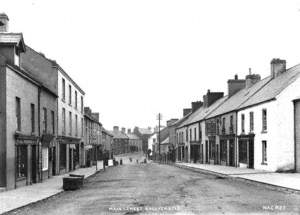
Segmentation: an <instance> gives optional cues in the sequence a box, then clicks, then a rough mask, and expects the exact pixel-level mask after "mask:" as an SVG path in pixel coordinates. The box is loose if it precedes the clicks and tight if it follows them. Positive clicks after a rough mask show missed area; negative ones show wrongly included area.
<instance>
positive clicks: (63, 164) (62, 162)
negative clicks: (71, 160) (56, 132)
mask: <svg viewBox="0 0 300 215" xmlns="http://www.w3.org/2000/svg"><path fill="white" fill-rule="evenodd" d="M66 146H67V145H66V144H60V145H59V162H60V169H65V168H66V153H67V150H66Z"/></svg>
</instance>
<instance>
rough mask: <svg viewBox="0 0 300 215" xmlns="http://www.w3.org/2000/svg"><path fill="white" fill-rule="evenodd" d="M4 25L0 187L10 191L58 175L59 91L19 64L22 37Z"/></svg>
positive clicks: (2, 18) (0, 34) (1, 17)
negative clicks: (9, 30)
mask: <svg viewBox="0 0 300 215" xmlns="http://www.w3.org/2000/svg"><path fill="white" fill-rule="evenodd" d="M0 23H1V25H0V88H1V89H0V159H1V161H0V187H4V189H12V188H16V187H19V186H23V185H29V184H31V183H36V182H40V181H42V180H45V179H47V178H49V177H51V176H52V175H54V174H55V173H56V166H57V160H56V157H55V150H54V146H55V144H56V140H55V137H56V134H57V120H56V115H57V94H56V92H55V91H53V90H52V89H51V88H49V87H48V86H46V85H44V84H43V83H42V82H40V81H39V80H38V79H36V77H34V76H32V75H31V74H30V72H29V71H28V70H26V69H24V68H21V65H20V58H21V55H22V54H24V53H26V52H27V51H28V50H27V47H26V45H25V43H24V40H23V36H22V34H21V33H8V17H7V16H6V15H5V14H0Z"/></svg>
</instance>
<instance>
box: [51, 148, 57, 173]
mask: <svg viewBox="0 0 300 215" xmlns="http://www.w3.org/2000/svg"><path fill="white" fill-rule="evenodd" d="M51 159H52V175H56V171H55V170H56V147H53V148H52V156H51Z"/></svg>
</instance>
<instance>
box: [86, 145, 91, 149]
mask: <svg viewBox="0 0 300 215" xmlns="http://www.w3.org/2000/svg"><path fill="white" fill-rule="evenodd" d="M92 148H93V146H92V145H85V146H84V149H92Z"/></svg>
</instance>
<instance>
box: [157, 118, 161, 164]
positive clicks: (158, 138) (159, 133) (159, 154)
mask: <svg viewBox="0 0 300 215" xmlns="http://www.w3.org/2000/svg"><path fill="white" fill-rule="evenodd" d="M157 118H158V158H159V162H160V120H162V115H161V113H159V114H158V115H157Z"/></svg>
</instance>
